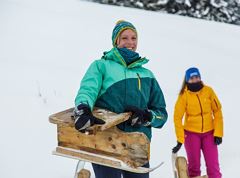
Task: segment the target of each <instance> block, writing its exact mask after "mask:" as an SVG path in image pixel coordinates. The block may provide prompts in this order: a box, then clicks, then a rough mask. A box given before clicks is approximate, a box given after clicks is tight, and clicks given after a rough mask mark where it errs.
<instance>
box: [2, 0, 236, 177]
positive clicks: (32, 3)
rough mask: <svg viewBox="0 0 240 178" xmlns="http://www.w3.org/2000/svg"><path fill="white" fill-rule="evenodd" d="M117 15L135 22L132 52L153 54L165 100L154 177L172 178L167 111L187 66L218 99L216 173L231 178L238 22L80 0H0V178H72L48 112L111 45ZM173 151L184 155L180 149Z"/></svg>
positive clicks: (66, 102) (62, 103)
mask: <svg viewBox="0 0 240 178" xmlns="http://www.w3.org/2000/svg"><path fill="white" fill-rule="evenodd" d="M119 19H126V20H129V21H131V22H133V23H134V24H135V26H136V27H137V29H138V32H139V45H138V46H139V47H138V51H139V52H140V54H141V55H142V56H146V57H147V58H149V59H150V62H149V63H148V64H147V65H146V67H148V68H150V69H151V70H152V71H154V73H155V75H156V78H157V79H158V81H159V83H160V85H161V87H162V90H163V92H164V94H165V98H166V102H167V109H168V112H169V120H168V122H167V124H166V125H165V127H164V128H163V129H161V130H154V133H153V140H152V147H151V155H152V159H151V164H152V165H154V164H156V163H158V162H160V161H165V164H164V166H162V167H161V168H160V169H159V170H156V171H155V172H153V173H152V174H151V177H152V178H160V177H162V178H170V177H173V175H172V172H171V162H170V160H171V149H172V147H173V146H174V145H175V142H176V141H175V134H174V129H173V121H172V116H173V108H174V103H175V100H176V98H177V94H178V90H179V88H180V86H181V83H182V79H183V75H184V71H185V69H186V68H187V67H190V66H197V67H199V68H200V70H201V72H202V79H203V80H204V82H205V83H206V84H209V85H211V86H212V87H213V88H214V89H215V91H216V92H217V94H218V96H219V98H220V100H221V102H222V105H223V113H224V119H225V137H224V139H223V144H222V145H221V146H220V147H219V151H220V161H221V169H222V172H223V175H224V177H236V175H237V174H238V164H239V162H240V153H239V150H240V143H239V141H238V140H239V138H238V137H239V125H240V119H239V118H238V117H239V113H238V111H239V101H240V94H239V91H240V84H239V78H238V77H239V76H240V70H239V67H240V60H239V56H240V50H239V46H240V42H239V39H240V28H239V27H238V26H233V25H227V24H221V23H215V22H209V21H204V20H197V19H192V18H187V17H179V16H175V15H166V14H161V13H156V12H149V11H143V10H136V9H129V8H123V7H115V6H105V5H100V4H95V3H89V2H85V1H78V0H21V1H18V0H1V1H0V86H1V89H0V91H1V92H0V113H1V115H0V116H1V124H0V147H1V151H0V176H1V177H3V178H18V177H25V178H28V177H29V178H30V177H34V178H43V177H44V178H66V177H73V173H74V169H75V166H76V163H77V161H75V160H71V159H67V158H61V157H56V156H52V155H51V151H52V150H53V149H54V147H55V146H56V144H57V143H56V127H55V125H52V124H50V123H49V122H48V116H49V115H50V114H53V113H55V112H58V111H61V110H64V109H66V108H69V107H72V106H73V101H74V98H75V95H76V92H77V90H78V87H79V83H80V80H81V78H82V77H83V74H84V73H85V71H86V69H87V67H88V66H89V64H90V63H91V62H92V61H93V60H94V59H98V58H100V57H101V56H102V52H103V51H106V50H109V49H110V48H111V47H112V46H111V32H112V29H113V26H114V25H115V22H116V21H117V20H119ZM179 154H181V155H185V152H184V149H182V150H181V151H180V153H179ZM86 167H87V168H91V165H90V164H87V165H86ZM203 168H204V167H203Z"/></svg>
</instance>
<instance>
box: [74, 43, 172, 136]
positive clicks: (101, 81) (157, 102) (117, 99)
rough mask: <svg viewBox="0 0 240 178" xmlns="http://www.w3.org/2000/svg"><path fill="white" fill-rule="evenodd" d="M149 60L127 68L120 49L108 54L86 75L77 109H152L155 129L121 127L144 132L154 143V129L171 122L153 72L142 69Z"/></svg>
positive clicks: (93, 65) (141, 60) (132, 64)
mask: <svg viewBox="0 0 240 178" xmlns="http://www.w3.org/2000/svg"><path fill="white" fill-rule="evenodd" d="M147 62H148V59H146V58H140V59H138V60H137V61H135V62H133V63H131V64H130V65H128V66H127V64H126V62H125V60H124V59H123V58H122V56H121V55H120V53H119V52H118V50H117V48H113V49H112V50H110V51H109V52H105V53H104V56H103V57H102V58H101V59H99V60H96V61H94V62H93V63H92V64H91V65H90V67H89V68H88V70H87V72H86V74H85V75H84V77H83V79H82V81H81V85H80V89H79V91H78V93H77V96H76V98H75V106H78V105H79V104H81V103H86V104H88V105H89V106H90V107H91V109H93V107H94V106H96V107H100V108H104V109H108V110H110V111H112V112H115V113H122V112H124V110H125V108H126V106H136V107H138V108H140V109H149V110H150V111H151V112H152V120H151V126H141V127H138V128H136V127H132V126H131V125H128V124H126V123H122V124H119V125H118V128H119V129H121V130H123V131H126V132H143V133H145V135H146V136H147V137H148V138H149V140H151V137H152V134H151V127H155V128H161V127H162V126H163V125H164V123H165V122H166V121H167V117H168V114H167V111H166V104H165V100H164V96H163V93H162V90H161V88H160V86H159V84H158V82H157V80H156V79H155V77H154V75H153V73H152V72H151V71H150V70H148V69H146V68H144V67H142V65H143V64H146V63H147Z"/></svg>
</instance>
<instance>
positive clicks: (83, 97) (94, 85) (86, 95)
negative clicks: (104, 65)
mask: <svg viewBox="0 0 240 178" xmlns="http://www.w3.org/2000/svg"><path fill="white" fill-rule="evenodd" d="M101 86H102V72H101V70H100V69H99V66H98V61H94V62H93V63H92V64H91V65H90V67H89V68H88V70H87V72H86V73H85V75H84V77H83V79H82V81H81V85H80V88H79V90H78V93H77V96H76V98H75V106H78V105H79V104H80V103H85V104H88V105H89V106H90V108H91V109H93V106H94V104H95V102H96V99H97V97H98V94H99V91H100V89H101Z"/></svg>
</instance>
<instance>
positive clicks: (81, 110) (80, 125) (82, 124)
mask: <svg viewBox="0 0 240 178" xmlns="http://www.w3.org/2000/svg"><path fill="white" fill-rule="evenodd" d="M73 114H74V118H75V129H77V130H78V131H80V132H82V133H84V132H85V131H86V129H87V128H88V127H90V126H92V125H94V124H105V122H104V121H103V120H101V119H98V118H96V117H94V116H93V114H92V112H91V109H90V107H89V106H88V105H87V104H80V105H78V106H77V107H76V108H75V109H74V111H73Z"/></svg>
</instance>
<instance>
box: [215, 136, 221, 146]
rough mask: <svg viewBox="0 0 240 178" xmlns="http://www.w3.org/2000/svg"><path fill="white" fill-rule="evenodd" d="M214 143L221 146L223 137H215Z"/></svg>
mask: <svg viewBox="0 0 240 178" xmlns="http://www.w3.org/2000/svg"><path fill="white" fill-rule="evenodd" d="M214 143H215V144H216V145H220V144H221V143H222V137H214Z"/></svg>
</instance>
